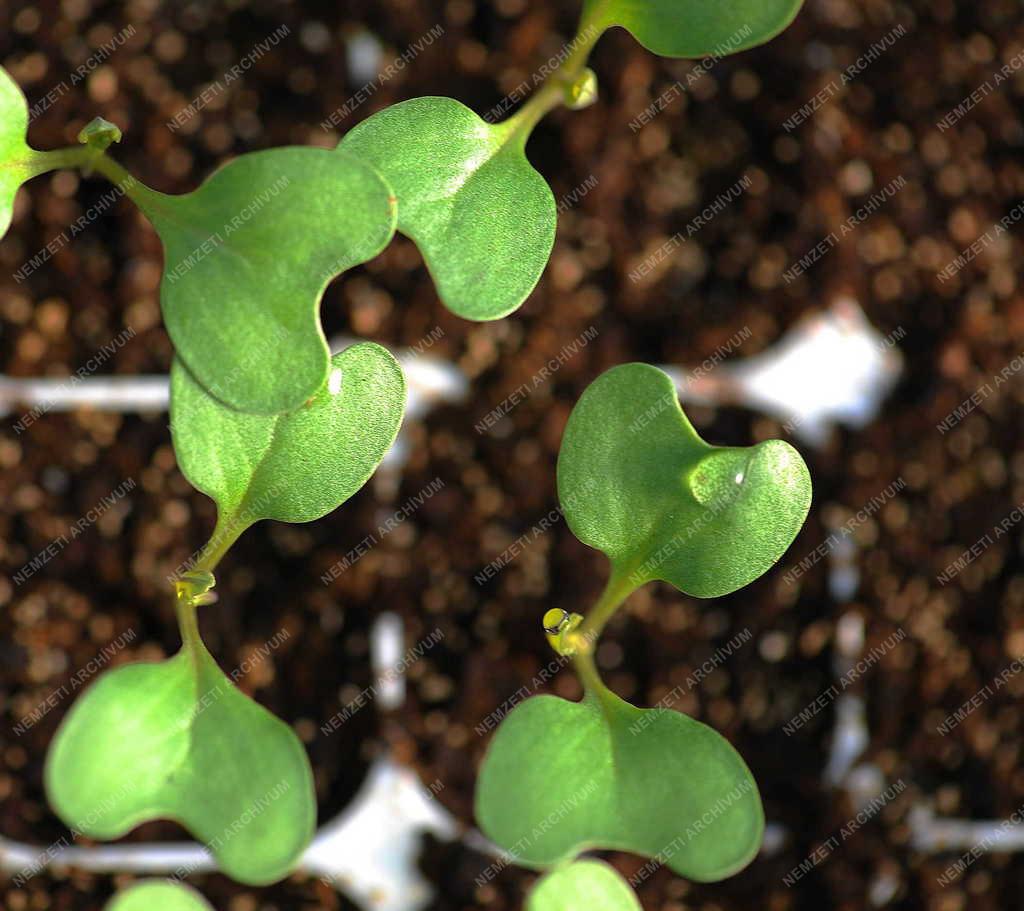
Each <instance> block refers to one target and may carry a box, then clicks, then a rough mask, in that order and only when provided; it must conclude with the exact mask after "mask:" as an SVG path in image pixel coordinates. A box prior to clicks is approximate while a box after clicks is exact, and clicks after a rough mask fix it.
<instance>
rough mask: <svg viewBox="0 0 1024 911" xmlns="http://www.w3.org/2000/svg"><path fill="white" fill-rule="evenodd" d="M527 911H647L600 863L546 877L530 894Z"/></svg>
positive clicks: (575, 866) (585, 862)
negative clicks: (644, 910)
mask: <svg viewBox="0 0 1024 911" xmlns="http://www.w3.org/2000/svg"><path fill="white" fill-rule="evenodd" d="M526 911H643V909H642V908H641V906H640V902H639V901H638V900H637V897H636V894H635V893H634V892H633V890H632V889H631V888H630V887H629V883H627V882H626V881H625V880H624V879H623V878H622V877H621V876H619V874H618V873H616V872H615V870H614V869H613V868H612V867H611V866H609V865H608V864H606V863H605V862H604V861H600V860H580V861H576V862H575V863H572V864H569V865H568V866H566V867H562V868H560V869H558V870H553V871H552V872H551V873H548V874H547V875H546V876H545V877H543V878H542V879H541V880H540V882H538V883H537V885H536V886H534V887H533V889H532V891H531V892H530V895H529V898H528V899H527V902H526Z"/></svg>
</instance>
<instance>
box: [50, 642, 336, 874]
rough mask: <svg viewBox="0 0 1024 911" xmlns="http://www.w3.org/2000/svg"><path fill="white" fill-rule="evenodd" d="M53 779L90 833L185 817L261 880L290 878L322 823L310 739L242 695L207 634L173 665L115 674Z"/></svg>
mask: <svg viewBox="0 0 1024 911" xmlns="http://www.w3.org/2000/svg"><path fill="white" fill-rule="evenodd" d="M45 782H46V792H47V796H48V798H49V801H50V805H51V806H52V807H53V808H54V809H55V810H56V812H57V814H58V815H59V816H60V818H61V819H62V820H64V822H65V823H66V824H67V825H68V826H69V827H70V828H71V829H72V830H73V831H75V832H77V833H79V834H81V835H84V836H86V837H88V838H98V839H103V840H110V839H114V838H120V837H121V836H122V835H125V834H126V833H128V832H130V831H131V830H132V829H133V828H135V827H136V826H138V825H139V824H141V823H143V822H146V821H147V820H151V819H173V820H177V821H178V822H180V823H181V824H182V825H183V826H185V828H186V829H188V830H189V831H190V832H191V833H192V834H193V835H194V836H195V837H196V838H197V839H199V840H200V841H202V842H204V843H205V844H206V845H207V847H208V848H209V850H210V851H211V852H212V853H213V855H214V856H215V857H216V859H217V863H218V864H219V866H220V868H221V869H222V870H223V871H224V872H225V873H227V874H228V875H230V876H232V877H233V878H234V879H237V880H239V881H240V882H244V883H249V884H253V885H262V884H265V883H270V882H274V881H275V880H278V879H281V878H282V877H283V876H285V875H286V874H287V873H288V872H289V870H291V868H292V867H293V866H294V864H295V863H296V861H297V860H298V859H299V857H300V856H301V855H302V852H303V851H304V850H305V848H306V846H307V845H308V844H309V842H310V840H311V839H312V837H313V830H314V826H315V823H316V799H315V795H314V792H313V775H312V771H311V770H310V766H309V760H308V759H307V758H306V753H305V750H304V749H303V748H302V744H301V743H300V742H299V738H298V737H296V735H295V733H294V732H293V731H292V729H291V728H290V727H288V725H286V724H285V723H284V722H282V721H280V720H279V719H277V718H275V717H274V716H273V715H271V714H270V713H269V712H268V711H267V710H266V709H264V708H263V707H262V706H260V705H258V704H257V703H255V702H253V701H252V700H251V699H249V698H248V697H247V696H245V695H244V694H242V693H241V692H239V691H238V690H237V689H236V688H235V687H234V686H233V685H232V684H231V683H230V682H229V681H228V679H227V677H226V676H225V675H224V674H223V673H222V672H221V670H220V668H219V667H217V664H216V663H215V662H214V660H213V658H212V657H210V654H209V653H208V652H207V651H206V649H205V647H203V645H202V643H201V642H198V640H196V641H195V642H194V644H191V645H189V646H186V647H185V648H183V649H182V651H180V652H179V653H178V654H177V655H175V656H174V657H173V658H170V659H168V660H167V661H161V662H158V663H144V664H133V665H128V666H127V667H122V668H118V669H117V670H114V671H110V672H108V673H106V674H103V675H102V676H101V677H100V678H99V679H98V680H97V681H96V683H95V684H93V685H92V686H91V687H90V688H89V689H88V690H87V691H86V692H85V693H84V694H83V695H82V697H81V698H80V699H79V700H78V701H77V702H76V703H75V705H74V706H72V708H71V711H70V712H68V714H67V716H66V717H65V718H64V720H63V721H62V723H61V725H60V728H59V729H58V731H57V734H56V736H55V737H54V740H53V742H52V744H51V746H50V751H49V755H48V756H47V761H46V768H45Z"/></svg>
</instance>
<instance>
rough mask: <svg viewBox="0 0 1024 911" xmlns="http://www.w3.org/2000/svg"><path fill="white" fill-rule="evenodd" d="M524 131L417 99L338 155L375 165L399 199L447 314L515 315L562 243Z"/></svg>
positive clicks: (374, 122) (387, 112)
mask: <svg viewBox="0 0 1024 911" xmlns="http://www.w3.org/2000/svg"><path fill="white" fill-rule="evenodd" d="M528 133H529V131H528V130H527V129H524V128H523V124H521V123H518V122H514V121H511V120H510V121H505V122H504V123H499V124H489V123H487V122H486V121H484V120H482V119H481V118H480V117H478V116H477V115H476V114H475V113H473V111H471V110H470V109H469V108H467V107H466V106H465V105H462V104H459V102H457V101H455V100H453V99H451V98H437V97H430V98H414V99H413V100H411V101H406V102H403V103H402V104H396V105H393V106H392V107H389V108H385V109H384V110H383V111H380V112H379V113H377V114H374V115H373V116H372V117H370V118H369V119H368V120H366V121H364V122H363V123H361V124H359V126H357V127H356V128H355V129H353V130H352V131H351V132H350V133H348V135H347V136H345V138H344V139H343V140H342V141H341V143H340V144H339V146H338V150H339V151H341V152H348V153H350V154H353V155H356V156H359V157H361V158H363V159H365V160H366V161H368V162H370V163H371V164H372V165H373V166H374V167H375V168H377V170H378V171H380V173H381V174H383V175H384V179H385V180H386V181H387V182H388V183H389V184H390V185H391V187H392V188H393V189H394V192H395V195H396V196H397V197H398V229H399V230H400V231H401V232H402V233H403V234H406V235H408V236H409V237H411V238H412V239H413V241H415V242H416V246H417V247H419V249H420V252H421V253H422V254H423V259H424V260H425V261H426V264H427V267H428V268H429V269H430V273H431V275H433V277H434V282H435V284H436V285H437V291H438V294H439V295H440V297H441V300H442V301H444V304H445V306H446V307H448V309H449V310H451V311H452V312H454V313H457V314H458V315H459V316H462V317H465V318H466V319H471V320H492V319H499V318H500V317H502V316H506V315H507V314H509V313H511V312H512V311H513V310H515V309H516V308H517V307H518V306H519V305H520V304H521V303H522V302H523V301H524V300H525V299H526V296H527V295H528V294H529V293H530V292H531V291H532V290H533V288H534V286H535V285H536V284H537V280H538V279H539V278H540V275H541V273H542V272H543V271H544V266H545V265H546V264H547V261H548V257H549V256H550V255H551V247H552V245H553V244H554V241H555V222H556V217H557V216H556V211H555V199H554V196H552V194H551V189H550V188H549V187H548V185H547V182H546V181H545V180H544V178H543V177H541V176H540V174H538V173H537V171H536V170H534V168H533V166H532V165H531V164H530V163H529V161H527V159H526V152H525V144H526V138H527V136H528Z"/></svg>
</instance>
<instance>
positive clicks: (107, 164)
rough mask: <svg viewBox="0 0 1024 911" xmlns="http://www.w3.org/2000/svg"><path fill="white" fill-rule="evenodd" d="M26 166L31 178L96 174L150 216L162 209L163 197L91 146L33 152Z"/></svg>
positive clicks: (104, 153)
mask: <svg viewBox="0 0 1024 911" xmlns="http://www.w3.org/2000/svg"><path fill="white" fill-rule="evenodd" d="M25 166H26V168H27V170H28V172H29V174H30V175H31V176H32V177H38V176H39V175H40V174H46V173H47V172H49V171H57V170H63V169H67V168H80V169H81V170H82V171H83V173H85V174H89V173H90V172H91V171H96V172H97V173H98V174H102V175H103V176H104V177H106V178H107V180H109V181H110V182H111V183H112V184H114V186H116V187H118V188H119V189H120V190H121V191H122V192H123V193H124V194H125V195H126V196H127V197H128V198H129V199H130V200H131V201H132V202H134V203H135V205H137V206H138V207H139V208H140V209H142V211H143V212H145V213H146V214H147V215H150V214H152V213H153V212H155V211H158V210H159V209H160V208H161V199H162V197H163V194H162V193H157V192H156V190H151V189H150V188H149V187H147V186H146V185H145V184H144V183H142V182H141V181H139V179H138V178H137V177H134V176H133V175H132V174H131V173H129V172H128V171H127V170H126V169H125V168H124V167H122V166H121V165H120V164H119V163H118V162H116V161H114V159H113V158H111V157H110V156H109V155H108V154H107V153H106V152H100V151H98V150H96V149H94V148H92V147H90V146H88V145H80V146H71V147H70V148H66V149H53V150H51V151H48V152H39V151H36V150H35V149H32V150H31V154H30V155H29V157H28V158H26V159H25Z"/></svg>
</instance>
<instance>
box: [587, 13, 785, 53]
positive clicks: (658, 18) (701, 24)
mask: <svg viewBox="0 0 1024 911" xmlns="http://www.w3.org/2000/svg"><path fill="white" fill-rule="evenodd" d="M802 3H803V0H728V2H720V3H709V2H708V0H585V2H584V4H583V22H584V24H585V25H590V26H596V27H598V28H601V29H606V28H608V27H609V26H613V25H621V26H622V27H623V28H625V29H627V30H628V31H629V32H631V33H632V35H633V37H635V38H636V40H637V41H639V42H640V43H641V44H642V45H643V46H644V47H645V48H647V49H648V50H649V51H653V52H654V53H655V54H659V55H661V56H662V57H707V56H710V55H715V56H718V57H721V56H724V55H725V54H733V53H736V52H737V51H742V50H746V49H747V48H750V47H755V46H756V45H758V44H764V42H766V41H769V40H770V39H772V38H774V37H775V36H776V35H777V34H778V33H779V32H781V31H782V30H783V29H784V28H786V26H787V25H789V24H790V22H792V21H793V19H794V18H795V17H796V14H797V12H799V10H800V7H801V5H802ZM581 30H582V29H581Z"/></svg>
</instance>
